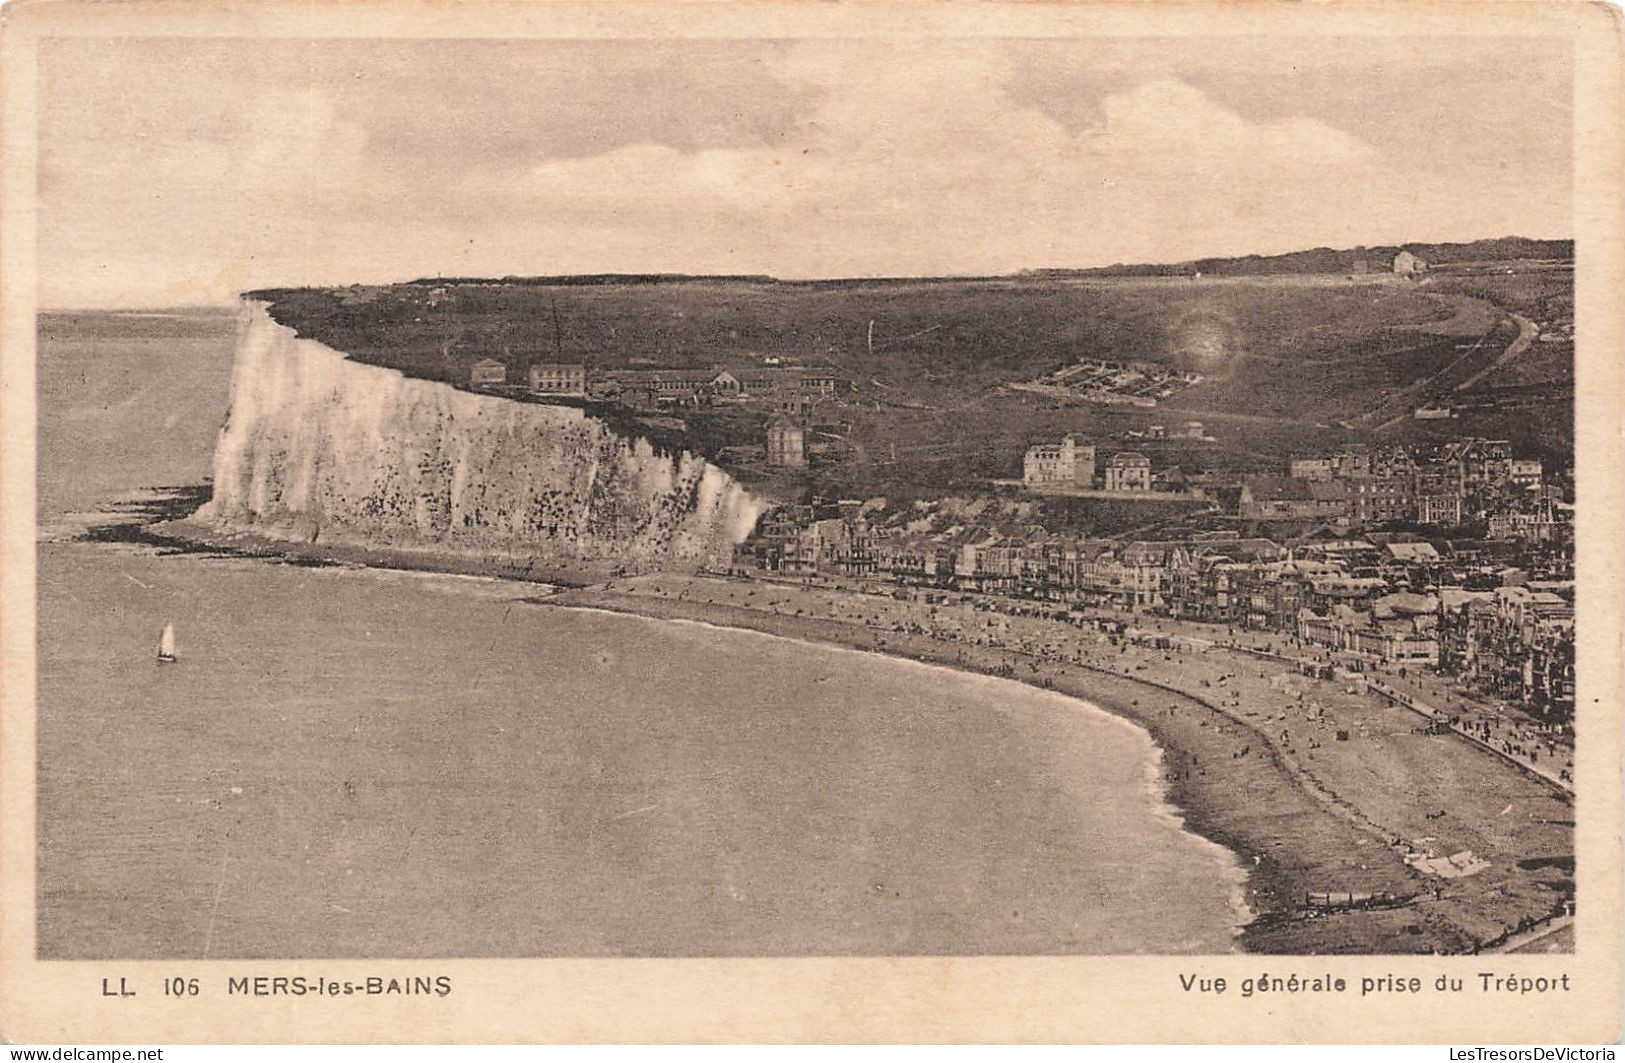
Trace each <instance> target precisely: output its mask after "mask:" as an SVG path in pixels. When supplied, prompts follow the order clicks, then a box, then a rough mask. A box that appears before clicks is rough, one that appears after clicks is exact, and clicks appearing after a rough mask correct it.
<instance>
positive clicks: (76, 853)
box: [38, 318, 1236, 958]
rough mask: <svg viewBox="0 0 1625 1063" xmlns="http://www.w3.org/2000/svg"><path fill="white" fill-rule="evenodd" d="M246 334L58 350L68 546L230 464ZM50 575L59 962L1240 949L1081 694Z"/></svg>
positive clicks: (1126, 737) (44, 833)
mask: <svg viewBox="0 0 1625 1063" xmlns="http://www.w3.org/2000/svg"><path fill="white" fill-rule="evenodd" d="M87 322H88V323H87ZM231 329H232V323H231V321H230V319H229V318H222V319H218V320H216V321H213V322H211V323H209V324H208V325H207V326H202V327H200V326H199V325H198V324H197V322H195V321H184V322H181V323H180V324H178V325H176V326H175V327H174V328H173V329H172V330H170V331H171V332H173V334H172V335H167V334H166V332H165V328H164V327H163V324H162V322H161V321H160V322H158V323H156V324H155V323H154V322H153V321H151V320H145V321H142V322H140V323H139V327H130V326H129V323H128V322H126V321H120V320H119V319H117V318H92V319H72V320H70V321H67V322H65V323H64V322H57V323H56V324H55V325H54V326H53V328H52V329H50V330H49V331H48V332H43V333H42V338H41V351H40V367H39V381H40V405H41V410H40V440H41V452H40V460H41V469H40V481H39V482H40V505H39V508H40V521H41V524H42V526H43V527H46V528H50V529H58V530H60V529H63V528H69V527H72V526H74V525H75V524H76V523H82V521H81V520H80V518H77V517H75V514H80V513H84V512H89V511H96V510H102V509H106V508H107V507H108V506H109V505H110V504H111V503H114V502H116V501H117V500H118V499H119V498H121V497H124V496H127V495H128V494H130V493H131V492H134V491H138V490H140V489H143V488H148V487H152V486H158V485H166V484H184V483H197V482H200V481H201V480H202V479H203V478H204V477H206V476H207V473H208V466H209V457H210V452H211V448H212V446H213V439H214V433H215V431H216V429H217V428H218V426H219V424H220V422H221V420H222V418H223V416H224V413H225V408H226V383H227V379H228V374H229V370H230V354H231V350H230V348H231ZM39 576H40V602H39V605H40V610H39V625H40V688H39V689H40V705H39V736H40V749H39V771H40V774H39V778H40V852H39V856H40V873H39V888H38V897H39V903H40V919H39V935H40V936H39V943H40V951H41V954H42V955H44V956H47V957H53V958H113V957H121V958H158V957H195V956H204V955H207V956H212V957H295V956H333V957H385V956H394V957H411V956H564V955H581V956H585V955H628V954H635V955H652V956H678V955H783V954H932V953H937V954H941V953H1002V954H1017V953H1111V952H1152V953H1169V952H1216V951H1227V950H1229V949H1230V948H1231V947H1232V939H1233V927H1234V923H1235V920H1236V916H1235V912H1234V898H1235V890H1236V885H1235V883H1236V871H1235V868H1234V864H1233V861H1232V860H1231V859H1230V858H1229V857H1228V855H1227V854H1225V853H1224V852H1223V851H1222V850H1219V849H1217V848H1216V847H1214V846H1212V845H1210V844H1208V843H1207V842H1205V841H1203V840H1201V839H1199V838H1196V837H1194V836H1192V835H1190V834H1188V833H1186V832H1184V831H1182V830H1181V829H1180V828H1179V826H1178V822H1177V820H1175V819H1174V818H1173V817H1172V816H1171V815H1170V814H1169V813H1168V810H1167V809H1166V808H1165V806H1163V804H1162V803H1161V801H1160V798H1159V797H1158V796H1157V791H1156V788H1155V786H1154V785H1153V784H1152V779H1153V778H1154V776H1155V765H1154V756H1155V750H1154V747H1153V746H1152V745H1151V743H1150V741H1149V739H1148V738H1147V737H1146V736H1145V734H1144V733H1143V732H1141V731H1139V730H1138V729H1136V728H1133V727H1130V726H1128V725H1127V724H1124V723H1122V722H1120V721H1118V720H1115V719H1113V718H1111V717H1108V716H1105V715H1104V714H1102V713H1099V712H1096V711H1094V710H1092V709H1090V708H1088V707H1087V706H1084V705H1082V704H1080V703H1079V702H1076V701H1072V700H1069V699H1065V698H1061V697H1058V696H1054V695H1048V694H1045V693H1042V692H1040V691H1035V690H1032V689H1029V688H1026V687H1023V686H1020V685H1017V684H1013V683H1008V682H1004V681H1000V680H993V679H985V678H980V677H975V676H966V675H961V674H958V673H954V672H950V671H945V670H941V669H934V668H927V667H924V666H921V665H915V664H910V663H906V662H898V661H889V660H885V659H882V658H878V657H874V656H872V655H865V654H857V653H852V652H848V651H843V650H837V649H832V648H826V647H819V646H811V645H805V644H801V643H796V642H789V641H785V640H781V639H773V638H768V637H765V636H760V635H754V634H750V633H745V632H731V631H722V630H718V629H714V628H707V627H704V626H701V625H695V624H682V623H667V622H657V621H649V620H642V619H639V618H633V617H623V616H613V615H609V614H603V613H592V612H578V611H567V610H558V609H549V608H545V607H539V606H533V605H526V604H524V603H522V602H520V601H518V599H519V598H520V597H522V596H524V595H526V594H530V593H532V592H533V588H526V587H519V586H514V585H511V584H505V583H501V582H497V581H486V580H475V579H464V578H457V577H447V576H428V575H418V574H408V573H398V572H384V571H366V570H355V569H309V568H300V567H295V566H284V565H276V564H270V563H263V562H250V561H240V560H223V559H210V558H203V557H197V556H180V557H160V556H157V555H156V554H154V553H152V552H150V551H147V550H145V549H143V548H137V547H128V546H108V545H92V544H86V543H77V542H63V541H46V542H42V544H41V546H40V551H39ZM165 621H172V622H174V624H175V625H176V628H177V632H178V635H179V642H180V650H181V653H182V656H183V660H182V662H181V663H180V664H178V665H174V666H159V665H158V664H157V663H156V662H155V661H154V659H153V649H154V646H155V643H156V639H157V635H158V631H159V628H160V627H161V626H162V625H163V623H164V622H165Z"/></svg>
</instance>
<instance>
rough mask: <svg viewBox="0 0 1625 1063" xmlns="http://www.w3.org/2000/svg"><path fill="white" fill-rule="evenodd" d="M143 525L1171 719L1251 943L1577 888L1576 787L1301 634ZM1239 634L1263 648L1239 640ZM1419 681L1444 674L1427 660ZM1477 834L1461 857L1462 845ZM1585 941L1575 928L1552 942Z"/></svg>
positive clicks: (1186, 794) (1549, 898)
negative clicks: (1498, 749)
mask: <svg viewBox="0 0 1625 1063" xmlns="http://www.w3.org/2000/svg"><path fill="white" fill-rule="evenodd" d="M142 534H143V535H146V536H149V537H151V539H152V540H153V541H155V542H156V543H158V544H160V545H163V544H167V545H168V546H169V547H170V548H174V549H218V550H227V551H230V552H233V553H238V554H243V555H247V556H261V557H268V558H271V557H281V558H284V559H292V560H295V561H298V562H300V563H318V564H320V563H329V564H348V565H370V566H378V567H393V568H403V569H417V570H424V571H437V572H463V573H472V574H478V575H482V576H489V577H495V578H501V579H511V580H522V581H528V582H534V583H537V584H545V585H546V586H547V589H546V590H545V591H542V590H541V588H540V587H539V588H538V589H539V591H541V592H540V593H538V594H537V595H535V596H534V597H532V598H530V599H528V600H529V601H531V602H533V603H534V604H537V605H539V606H543V607H548V608H565V607H575V608H591V609H603V610H609V611H613V612H622V613H630V614H636V615H639V616H645V617H651V618H656V619H675V620H687V621H696V622H701V623H707V624H713V625H718V626H723V627H734V628H743V629H747V630H751V631H757V632H762V633H765V634H770V635H777V636H780V637H784V638H791V639H800V640H804V641H810V642H818V643H824V644H830V645H837V646H844V647H848V648H851V649H858V650H864V651H868V652H874V653H881V654H888V655H892V656H897V657H902V658H907V659H910V660H915V661H921V662H925V663H930V664H937V665H944V666H948V667H953V668H959V669H964V670H968V671H974V672H978V673H982V674H987V675H994V676H998V677H1002V678H1008V679H1012V680H1016V681H1020V682H1024V683H1028V684H1032V685H1035V686H1039V687H1042V688H1044V689H1048V690H1054V691H1056V692H1059V693H1062V694H1067V695H1071V696H1074V697H1077V698H1079V699H1081V700H1083V701H1086V702H1088V703H1089V704H1092V705H1095V706H1097V707H1099V708H1101V709H1104V710H1106V711H1108V712H1111V713H1114V714H1117V715H1119V716H1122V717H1124V718H1126V719H1128V720H1131V721H1132V722H1134V723H1135V724H1137V725H1139V726H1141V727H1143V728H1145V729H1146V730H1147V731H1148V732H1149V733H1150V735H1151V736H1152V739H1153V740H1154V741H1155V742H1156V744H1157V745H1158V746H1159V747H1160V748H1161V749H1162V750H1163V768H1164V773H1165V778H1164V782H1165V784H1166V788H1167V794H1168V799H1169V800H1170V802H1172V804H1173V805H1174V806H1175V807H1176V808H1177V809H1178V810H1179V813H1180V814H1181V815H1182V817H1183V819H1184V821H1185V825H1186V826H1187V828H1188V829H1190V830H1192V831H1193V832H1195V833H1197V834H1199V835H1201V836H1202V837H1204V838H1207V839H1208V840H1210V841H1213V842H1215V843H1217V844H1219V845H1222V846H1224V847H1225V848H1227V849H1229V850H1230V851H1231V852H1233V853H1235V854H1236V855H1237V858H1238V859H1239V860H1240V861H1241V863H1242V865H1243V866H1244V867H1245V868H1246V869H1247V873H1248V878H1249V881H1248V884H1247V886H1246V890H1245V899H1246V902H1247V905H1248V907H1249V909H1250V914H1251V918H1250V921H1248V922H1247V925H1246V926H1245V928H1244V930H1243V931H1242V934H1241V944H1242V947H1243V948H1245V949H1246V950H1248V951H1252V952H1260V953H1282V954H1321V953H1340V952H1352V953H1429V952H1440V953H1462V952H1474V951H1482V950H1493V949H1496V948H1499V947H1501V946H1502V945H1503V944H1513V945H1515V944H1516V943H1517V942H1518V941H1521V940H1522V939H1523V935H1525V934H1526V933H1527V932H1529V931H1530V930H1531V928H1535V929H1538V928H1540V927H1542V926H1544V925H1545V924H1546V922H1547V921H1548V920H1550V919H1552V918H1553V917H1556V916H1561V915H1562V913H1564V912H1565V910H1566V908H1567V905H1568V904H1569V903H1571V902H1572V899H1573V895H1574V894H1573V841H1572V838H1573V818H1574V817H1573V804H1572V797H1571V796H1570V795H1569V794H1568V793H1566V792H1565V791H1564V790H1563V789H1562V788H1560V787H1559V786H1556V785H1553V784H1552V783H1550V782H1548V781H1546V780H1544V779H1542V778H1540V777H1538V776H1535V775H1531V774H1529V773H1527V772H1526V771H1521V770H1519V768H1518V767H1517V766H1516V765H1515V764H1513V763H1511V762H1510V761H1509V760H1508V759H1507V758H1504V757H1501V756H1497V755H1495V754H1494V753H1492V752H1490V751H1489V750H1487V749H1485V748H1484V747H1483V746H1482V745H1479V744H1477V743H1475V742H1473V741H1470V740H1468V739H1467V738H1465V737H1463V736H1461V735H1458V734H1450V733H1445V734H1434V733H1430V732H1429V728H1428V727H1427V726H1426V725H1425V722H1424V721H1423V720H1422V719H1421V718H1420V717H1419V716H1418V715H1417V714H1416V713H1415V712H1414V711H1412V710H1411V709H1408V708H1405V707H1403V706H1401V705H1397V704H1395V703H1394V702H1393V701H1391V700H1390V699H1388V698H1384V697H1382V696H1379V695H1378V694H1377V693H1375V692H1373V691H1370V690H1366V689H1364V688H1363V687H1362V688H1359V689H1356V688H1355V687H1354V686H1351V685H1349V684H1348V683H1346V682H1344V681H1341V680H1339V681H1325V680H1317V679H1312V678H1310V677H1308V676H1305V675H1302V674H1299V673H1298V671H1297V670H1296V669H1294V668H1293V667H1291V666H1290V665H1289V664H1288V663H1286V661H1284V660H1281V659H1277V658H1273V657H1271V656H1267V655H1265V654H1261V653H1259V652H1257V651H1260V650H1269V651H1286V650H1288V649H1289V647H1287V646H1286V645H1284V640H1282V639H1281V638H1279V637H1276V638H1274V639H1272V638H1271V637H1270V636H1268V635H1267V634H1264V633H1258V632H1252V633H1240V632H1227V631H1226V629H1224V628H1222V627H1219V628H1215V627H1212V626H1209V625H1198V624H1189V623H1181V622H1175V621H1170V620H1168V619H1166V618H1159V617H1149V616H1137V615H1129V614H1110V615H1107V616H1102V617H1100V618H1099V619H1100V620H1101V621H1102V624H1103V625H1104V626H1105V627H1108V628H1115V627H1119V626H1125V625H1126V626H1127V628H1128V629H1130V632H1131V634H1130V635H1128V636H1116V635H1112V634H1109V633H1108V632H1107V631H1105V630H1101V629H1100V628H1098V627H1095V626H1084V627H1079V626H1077V625H1075V624H1071V623H1066V622H1063V621H1058V620H1054V619H1046V618H1043V617H1041V616H1038V615H1036V614H1037V612H1038V611H1037V610H1028V611H1029V612H1032V613H1033V614H1034V615H1032V616H1020V615H1011V614H1009V613H1006V612H1001V611H995V610H993V609H991V608H990V607H989V604H990V603H989V602H988V601H987V600H980V601H978V600H975V599H973V597H971V596H961V595H957V594H951V595H945V598H946V599H947V600H948V601H951V602H952V603H953V604H940V605H937V606H928V605H925V604H922V603H921V602H918V601H905V600H900V599H898V598H896V597H893V596H891V595H889V594H887V593H883V590H884V589H883V588H880V587H875V586H871V587H858V586H850V585H849V586H837V585H835V584H832V583H829V582H826V581H819V582H812V583H802V582H790V581H784V580H779V579H773V578H762V577H723V576H718V575H696V576H689V575H648V576H638V577H628V578H620V579H606V574H605V573H603V572H601V571H585V570H582V569H580V568H572V567H569V566H565V565H559V566H551V567H548V568H545V569H544V568H543V567H541V566H537V565H531V564H524V563H518V562H516V563H513V564H508V563H503V562H501V561H500V560H493V561H490V562H488V563H478V562H476V561H473V560H472V559H467V558H461V557H450V556H443V555H435V554H432V553H428V552H419V551H388V550H358V549H351V548H345V547H336V546H316V545H314V544H289V543H286V542H281V541H276V540H271V539H265V538H260V537H248V536H240V535H225V534H222V533H219V532H216V531H214V530H212V529H208V528H205V527H202V526H199V525H198V524H197V523H196V522H193V521H171V522H168V523H158V524H153V525H149V526H147V527H146V528H145V529H143V531H142ZM1003 605H1004V606H1005V607H1007V608H1008V607H1014V608H1015V609H1022V608H1024V607H1023V606H1022V605H1021V604H1020V603H1003ZM1232 637H1234V638H1235V639H1236V641H1237V642H1238V643H1241V644H1242V645H1244V646H1245V647H1246V648H1247V649H1248V650H1252V651H1253V652H1246V651H1244V650H1242V649H1232V648H1228V647H1226V646H1224V645H1221V644H1220V643H1222V642H1225V641H1227V640H1229V639H1231V638H1232ZM1157 641H1162V642H1166V643H1167V644H1166V645H1161V646H1158V645H1153V644H1152V643H1154V642H1157ZM1254 644H1256V645H1254ZM1434 686H1435V688H1438V686H1439V684H1438V683H1437V682H1436V681H1435V683H1434ZM1408 689H1413V690H1422V689H1424V687H1423V686H1421V685H1419V684H1418V682H1417V680H1416V678H1415V677H1413V678H1412V679H1411V680H1410V681H1409V684H1408ZM1340 736H1341V737H1340ZM1462 854H1466V855H1465V858H1464V859H1461V860H1459V861H1458V862H1459V863H1460V865H1461V866H1460V867H1457V866H1455V865H1452V864H1450V863H1449V862H1448V861H1449V858H1451V857H1458V858H1459V857H1462ZM1340 896H1341V898H1342V899H1341V900H1340V899H1339V897H1340ZM1350 900H1354V901H1356V902H1357V903H1356V904H1354V905H1352V906H1351V905H1350V904H1349V903H1348V901H1350ZM1567 940H1570V938H1569V936H1568V935H1565V934H1557V935H1554V936H1553V937H1552V938H1550V939H1547V944H1548V946H1551V945H1552V944H1553V943H1554V942H1555V943H1561V942H1564V941H1567Z"/></svg>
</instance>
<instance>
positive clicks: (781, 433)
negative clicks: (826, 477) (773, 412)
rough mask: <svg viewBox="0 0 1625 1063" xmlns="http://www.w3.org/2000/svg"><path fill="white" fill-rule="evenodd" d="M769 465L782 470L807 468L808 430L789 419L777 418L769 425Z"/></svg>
mask: <svg viewBox="0 0 1625 1063" xmlns="http://www.w3.org/2000/svg"><path fill="white" fill-rule="evenodd" d="M767 463H768V464H769V465H771V466H773V467H775V468H781V469H803V468H806V466H807V430H806V429H805V428H804V427H802V426H801V424H799V423H798V422H796V421H793V420H791V419H790V418H788V417H775V418H774V419H773V420H771V421H769V422H768V425H767Z"/></svg>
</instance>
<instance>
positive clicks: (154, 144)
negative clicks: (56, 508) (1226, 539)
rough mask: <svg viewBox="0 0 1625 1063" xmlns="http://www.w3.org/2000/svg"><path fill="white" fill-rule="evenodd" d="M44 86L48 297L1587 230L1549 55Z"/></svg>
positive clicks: (200, 63) (271, 43) (805, 267)
mask: <svg viewBox="0 0 1625 1063" xmlns="http://www.w3.org/2000/svg"><path fill="white" fill-rule="evenodd" d="M40 64H41V73H42V81H41V102H40V112H39V138H40V139H39V148H40V150H39V193H40V201H39V202H40V219H39V263H40V302H41V305H43V306H77V307H88V306H126V307H133V306H173V305H195V304H205V303H227V302H229V301H230V300H231V299H232V298H233V297H234V296H235V295H236V293H238V292H240V291H243V290H246V289H249V288H255V287H268V286H281V285H302V284H347V283H380V282H387V281H392V280H407V279H411V278H413V277H419V276H434V275H461V276H469V275H474V276H502V275H508V274H555V273H588V272H592V273H596V272H680V273H767V274H773V275H775V276H780V277H836V276H841V277H851V276H900V275H907V276H921V275H950V274H987V273H1005V272H1012V271H1016V270H1020V269H1027V268H1044V267H1083V266H1094V265H1106V264H1110V263H1114V262H1170V261H1181V260H1185V259H1190V258H1195V257H1202V256H1208V255H1229V254H1248V253H1275V252H1283V251H1291V250H1299V249H1304V248H1309V247H1317V246H1334V247H1351V246H1356V245H1362V244H1364V245H1370V244H1396V243H1402V242H1406V241H1419V242H1420V241H1445V240H1471V239H1477V238H1481V237H1492V236H1505V235H1521V236H1531V237H1542V238H1556V237H1568V236H1572V235H1573V234H1572V231H1571V230H1572V222H1571V213H1570V212H1571V203H1570V201H1571V198H1572V182H1573V177H1572V154H1573V144H1572V137H1573V133H1572V125H1573V115H1572V67H1571V60H1570V56H1569V53H1568V51H1567V45H1566V42H1564V41H1562V40H1558V41H1543V40H1532V39H1527V38H1458V39H1455V40H1452V41H1450V42H1449V43H1448V45H1444V44H1443V43H1442V42H1441V41H1440V40H1439V39H1437V38H1434V39H1427V38H1385V39H1379V38H1315V39H1308V38H1305V39H1281V38H1277V39H1273V40H1259V39H1248V38H1178V39H1167V38H1164V39H1148V38H1116V39H1065V40H929V41H928V40H890V41H865V40H799V41H784V40H778V41H770V40H689V41H635V40H634V41H628V40H542V41H378V40H321V41H299V40H263V39H262V40H250V39H223V40H197V39H193V40H180V39H166V38H106V39H95V38H63V39H57V40H52V41H47V42H45V43H44V44H43V45H42V51H41V58H40Z"/></svg>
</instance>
